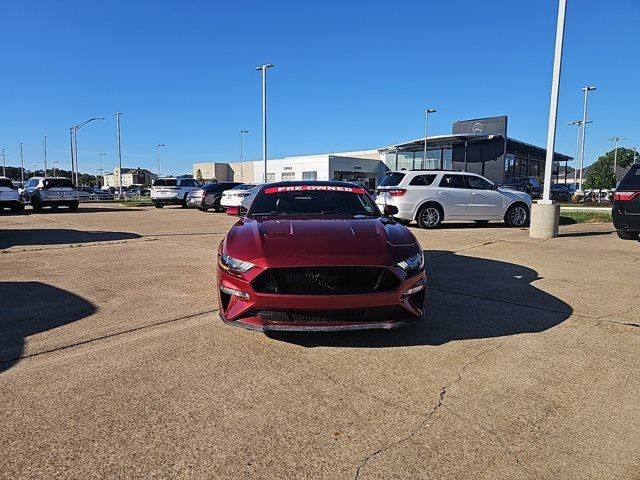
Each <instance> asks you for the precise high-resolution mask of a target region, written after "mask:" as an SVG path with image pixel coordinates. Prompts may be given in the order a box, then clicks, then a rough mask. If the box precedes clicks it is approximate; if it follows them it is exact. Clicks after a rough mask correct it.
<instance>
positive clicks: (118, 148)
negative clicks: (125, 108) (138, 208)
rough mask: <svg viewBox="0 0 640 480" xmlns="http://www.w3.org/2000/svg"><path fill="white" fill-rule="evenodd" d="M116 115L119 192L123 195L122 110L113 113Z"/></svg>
mask: <svg viewBox="0 0 640 480" xmlns="http://www.w3.org/2000/svg"><path fill="white" fill-rule="evenodd" d="M113 115H114V116H115V117H116V151H117V152H118V188H119V191H118V194H119V195H120V196H122V150H121V149H120V115H122V113H121V112H116V113H114V114H113Z"/></svg>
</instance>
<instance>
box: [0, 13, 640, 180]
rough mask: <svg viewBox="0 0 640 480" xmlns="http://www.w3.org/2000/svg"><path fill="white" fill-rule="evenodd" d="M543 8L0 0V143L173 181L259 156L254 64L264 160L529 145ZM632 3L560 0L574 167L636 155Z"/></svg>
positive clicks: (541, 61)
mask: <svg viewBox="0 0 640 480" xmlns="http://www.w3.org/2000/svg"><path fill="white" fill-rule="evenodd" d="M556 13H557V0H536V1H524V0H517V1H509V0H503V1H500V0H484V1H478V0H469V1H466V0H459V1H444V0H439V1H435V0H423V1H415V2H412V1H401V0H396V1H393V2H392V1H379V0H373V1H371V0H370V1H359V0H358V1H345V0H342V1H333V0H323V1H321V2H320V1H316V2H303V1H300V0H298V1H271V2H266V1H247V0H245V1H243V2H230V1H229V2H214V1H199V0H192V1H178V0H175V1H166V0H158V1H150V0H148V1H142V0H126V1H124V0H111V1H98V0H93V1H86V0H85V1H79V0H78V1H68V0H51V1H44V0H39V1H35V0H21V1H11V0H0V18H2V28H1V29H0V65H1V68H2V74H1V75H0V148H2V147H4V148H6V150H7V153H8V154H9V155H11V157H9V158H8V162H7V163H8V164H13V165H16V164H17V162H18V147H17V146H18V143H19V142H24V148H25V166H26V167H27V168H31V166H32V165H33V164H39V165H40V168H41V167H42V165H43V162H42V137H43V136H44V135H47V136H48V144H49V160H50V162H51V161H53V160H58V161H59V162H60V163H59V164H60V165H61V166H62V167H63V168H65V167H66V168H68V167H69V126H71V125H72V124H76V123H80V122H82V121H83V120H85V119H87V118H90V117H93V116H104V117H106V121H105V122H94V123H93V124H90V125H88V126H86V127H85V128H83V129H82V130H80V131H79V132H78V145H79V152H80V153H79V157H80V158H79V162H80V170H81V171H86V172H90V173H94V172H95V169H96V168H97V167H98V158H99V155H98V153H99V152H107V153H108V155H107V157H106V158H105V168H109V169H110V168H113V166H114V165H115V154H114V152H115V123H114V117H113V113H114V112H116V111H121V112H123V115H122V148H123V164H124V165H125V166H130V167H136V166H141V167H147V168H153V169H155V164H156V160H155V152H156V145H157V144H158V143H164V144H166V145H167V147H166V148H165V149H164V150H163V152H162V156H163V171H164V172H170V173H176V174H177V173H184V172H189V171H190V170H191V168H190V167H191V163H193V162H195V161H236V160H237V159H238V156H239V133H238V132H239V130H240V129H247V130H251V133H250V134H249V135H248V136H246V137H245V138H246V140H245V158H254V159H258V158H260V157H261V136H260V129H261V90H260V89H261V86H260V75H259V72H256V71H254V69H253V68H254V67H255V66H256V65H258V64H261V63H267V62H270V63H273V64H275V68H273V69H272V70H270V72H269V143H270V148H269V156H270V157H278V156H283V155H295V154H307V153H322V152H331V151H344V150H359V149H367V148H375V147H380V146H384V145H388V144H392V143H397V142H400V141H403V140H408V139H412V138H416V137H419V136H421V135H422V129H423V113H422V112H423V110H424V108H425V107H427V106H429V107H432V108H437V109H438V113H436V114H434V115H433V116H432V117H431V119H430V133H432V134H438V133H449V132H450V131H451V123H452V122H453V121H454V120H462V119H468V118H475V117H483V116H492V115H502V114H507V115H508V116H509V134H510V136H512V137H515V138H518V139H521V140H524V141H528V142H531V143H535V144H538V145H544V144H545V139H546V129H547V118H548V108H549V88H550V81H551V68H552V58H553V45H554V35H555V23H556ZM639 21H640V1H638V0H617V1H615V2H611V1H610V0H609V1H606V0H581V1H577V0H569V8H568V14H567V25H566V35H565V52H564V64H563V72H562V74H563V76H562V85H561V97H560V111H559V123H560V126H559V130H558V138H557V144H556V149H557V150H559V151H562V152H564V153H568V154H571V155H572V154H573V153H574V151H575V138H576V131H575V127H568V126H565V125H564V123H565V122H566V121H569V120H574V119H577V118H580V117H581V114H582V113H581V112H582V96H581V95H582V94H581V92H580V88H581V87H582V86H584V85H585V84H587V83H589V84H593V85H596V86H597V87H598V91H597V92H595V93H594V94H592V96H591V101H590V113H591V115H590V117H591V118H592V119H593V120H594V121H595V122H594V123H593V124H591V125H590V127H589V129H588V138H587V163H591V162H592V161H593V160H594V159H595V158H596V157H597V156H598V155H600V154H601V153H603V152H604V151H605V150H606V149H608V148H610V144H609V143H608V142H606V138H608V137H610V136H612V135H620V136H628V137H632V139H631V140H629V141H627V142H626V143H625V145H627V146H633V145H634V144H635V145H638V146H640V128H639V127H640V115H639V112H640V95H639V94H638V91H639V88H638V81H639V79H640V37H639V36H638V24H639Z"/></svg>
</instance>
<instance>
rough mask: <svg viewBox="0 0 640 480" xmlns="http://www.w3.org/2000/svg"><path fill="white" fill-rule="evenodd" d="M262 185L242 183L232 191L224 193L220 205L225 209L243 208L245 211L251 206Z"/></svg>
mask: <svg viewBox="0 0 640 480" xmlns="http://www.w3.org/2000/svg"><path fill="white" fill-rule="evenodd" d="M259 187H260V185H255V184H253V183H242V184H240V185H238V186H237V187H235V188H232V189H231V190H226V191H225V192H223V193H222V198H221V199H220V204H221V205H222V206H223V207H242V208H244V209H245V210H246V209H248V208H249V206H250V205H251V199H252V197H253V196H254V195H255V193H256V192H257V191H258V190H259V189H260V188H259Z"/></svg>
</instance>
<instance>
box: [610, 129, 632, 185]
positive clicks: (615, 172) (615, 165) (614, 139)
mask: <svg viewBox="0 0 640 480" xmlns="http://www.w3.org/2000/svg"><path fill="white" fill-rule="evenodd" d="M628 139H629V137H611V138H607V142H614V143H615V149H614V153H613V177H614V178H615V179H616V182H617V180H618V142H619V141H620V140H628Z"/></svg>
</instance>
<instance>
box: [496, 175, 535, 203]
mask: <svg viewBox="0 0 640 480" xmlns="http://www.w3.org/2000/svg"><path fill="white" fill-rule="evenodd" d="M500 186H501V187H503V188H508V189H511V190H518V191H519V192H525V193H528V194H529V195H531V198H540V197H542V184H541V183H540V180H538V177H511V178H509V179H507V181H506V182H503V183H501V184H500Z"/></svg>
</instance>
